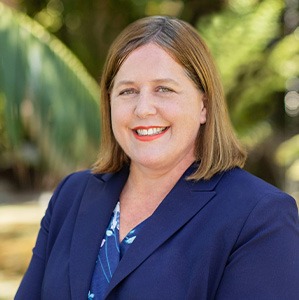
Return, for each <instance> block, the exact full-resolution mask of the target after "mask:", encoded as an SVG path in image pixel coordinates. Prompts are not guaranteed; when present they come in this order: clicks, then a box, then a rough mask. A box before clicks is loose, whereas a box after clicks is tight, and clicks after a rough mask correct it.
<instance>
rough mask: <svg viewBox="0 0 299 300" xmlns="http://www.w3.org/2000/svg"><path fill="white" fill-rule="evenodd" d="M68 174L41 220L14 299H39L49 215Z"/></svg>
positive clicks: (44, 262)
mask: <svg viewBox="0 0 299 300" xmlns="http://www.w3.org/2000/svg"><path fill="white" fill-rule="evenodd" d="M68 178H69V176H68V177H66V178H65V179H64V180H63V181H62V182H61V183H60V184H59V185H58V187H57V189H56V190H55V192H54V194H53V196H52V198H51V200H50V202H49V205H48V208H47V210H46V213H45V216H44V217H43V219H42V221H41V227H40V230H39V233H38V236H37V240H36V244H35V247H34V248H33V255H32V258H31V261H30V264H29V267H28V269H27V271H26V273H25V275H24V277H23V279H22V281H21V284H20V286H19V289H18V291H17V293H16V296H15V299H16V300H24V299H31V300H40V299H41V288H42V282H43V277H44V271H45V266H46V255H47V247H48V234H49V227H50V223H51V216H52V212H53V208H54V205H55V202H56V200H57V198H58V196H59V193H60V191H61V189H62V187H63V186H64V184H65V182H66V181H67V180H68Z"/></svg>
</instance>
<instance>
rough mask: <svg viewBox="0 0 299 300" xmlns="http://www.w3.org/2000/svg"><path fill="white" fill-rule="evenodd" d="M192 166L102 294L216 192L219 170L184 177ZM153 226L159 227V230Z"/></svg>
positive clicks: (174, 231)
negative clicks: (197, 177) (192, 178)
mask: <svg viewBox="0 0 299 300" xmlns="http://www.w3.org/2000/svg"><path fill="white" fill-rule="evenodd" d="M193 168H194V166H191V167H190V168H189V169H188V170H187V171H186V172H185V174H184V175H183V176H182V177H181V179H180V180H179V181H178V183H177V184H176V185H175V186H174V188H173V189H172V190H171V191H170V193H169V194H168V195H167V196H166V198H165V199H164V200H163V202H162V203H161V204H160V205H159V207H158V208H157V209H156V211H155V212H154V213H153V215H152V216H151V217H150V218H149V219H148V220H147V222H146V223H145V225H144V227H143V228H142V230H141V231H140V234H139V235H138V236H137V237H136V239H135V240H134V243H133V244H132V245H131V246H130V248H129V249H128V250H127V252H126V254H125V255H124V256H123V258H122V260H121V261H120V263H119V265H118V267H117V269H116V271H115V273H114V274H113V277H112V280H111V282H110V285H109V289H108V291H107V293H106V297H107V296H108V295H109V293H110V292H111V291H112V290H113V289H114V288H115V287H116V286H117V285H118V284H119V283H120V282H121V281H122V280H123V279H124V278H125V277H126V276H128V275H129V274H130V273H131V272H133V271H134V270H135V269H136V268H137V267H138V266H139V265H140V264H141V263H142V262H143V261H144V260H145V259H146V258H147V257H149V256H150V255H151V253H153V252H154V251H155V250H156V249H157V248H158V247H159V246H160V245H162V244H163V243H164V242H165V241H166V240H167V239H168V238H169V237H171V236H172V235H174V234H175V233H176V232H177V231H178V230H179V229H180V228H181V227H182V226H184V225H185V224H186V223H187V222H188V221H189V220H190V219H191V218H192V217H193V216H194V215H195V214H197V213H198V212H199V211H200V210H201V209H202V208H203V207H204V206H205V205H206V204H207V203H208V202H209V201H210V200H211V199H212V198H213V197H214V196H215V195H216V192H215V191H214V188H215V187H216V185H217V183H218V182H219V180H220V179H221V177H222V175H223V174H218V175H216V176H214V177H213V178H212V179H211V180H208V181H204V180H202V181H199V182H190V181H186V180H185V177H186V176H188V175H190V174H191V173H192V170H193ZM157 228H159V229H160V230H159V234H158V231H157Z"/></svg>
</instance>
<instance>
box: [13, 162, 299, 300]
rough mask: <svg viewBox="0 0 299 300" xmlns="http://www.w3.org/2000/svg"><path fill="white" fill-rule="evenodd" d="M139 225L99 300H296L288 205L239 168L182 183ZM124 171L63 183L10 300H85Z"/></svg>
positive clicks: (296, 235) (293, 210) (295, 250)
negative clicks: (18, 285) (136, 234)
mask: <svg viewBox="0 0 299 300" xmlns="http://www.w3.org/2000/svg"><path fill="white" fill-rule="evenodd" d="M191 171H192V167H191V168H189V170H187V171H186V173H185V174H184V176H182V178H181V179H180V180H179V181H178V182H177V184H176V185H175V186H174V188H173V189H172V190H171V192H170V193H169V194H168V195H167V197H166V198H165V199H164V201H163V202H162V203H161V204H160V206H159V207H158V208H157V210H156V211H155V212H154V213H153V215H152V216H151V217H150V218H149V220H148V221H147V222H146V224H145V225H144V227H143V228H142V230H141V231H140V233H139V235H138V236H137V238H136V239H135V241H134V243H133V244H132V245H131V247H130V248H129V249H128V251H127V252H126V254H125V255H124V256H123V258H122V260H121V261H120V263H119V266H118V268H117V269H116V271H115V273H114V275H113V278H112V281H111V283H110V286H109V289H108V291H107V294H106V298H105V299H110V300H111V299H125V300H133V299H136V300H137V299H138V300H142V299H146V300H150V299H152V300H157V299H163V300H164V299H171V300H176V299H178V300H181V299H188V300H189V299H199V300H201V299H230V300H233V299H238V300H240V299H241V300H244V299H254V300H258V299H262V300H275V299H279V300H282V299H286V300H295V299H299V223H298V211H297V207H296V204H295V201H294V199H293V198H291V197H290V196H288V195H287V194H285V193H283V192H281V191H280V190H278V189H276V188H275V187H273V186H271V185H269V184H267V183H265V182H264V181H262V180H260V179H258V178H256V177H254V176H253V175H250V174H249V173H247V172H245V171H243V170H241V169H239V168H236V169H233V170H231V171H228V172H223V173H221V174H217V175H215V176H214V177H213V178H212V179H211V180H208V181H205V180H201V181H199V182H190V181H186V180H185V179H184V178H185V175H186V174H190V172H191ZM127 176H128V169H126V168H124V169H123V170H122V171H120V172H118V173H115V174H104V175H103V174H102V175H93V174H91V173H90V171H83V172H79V173H75V174H73V175H70V176H68V177H67V178H66V179H64V181H63V182H62V183H61V184H60V185H59V186H58V188H57V189H56V191H55V193H54V195H53V197H52V199H51V201H50V203H49V206H48V209H47V211H46V214H45V217H44V218H43V220H42V222H41V229H40V232H39V234H38V238H37V243H36V246H35V248H34V250H33V257H32V260H31V262H30V265H29V268H28V270H27V272H26V274H25V276H24V278H23V281H22V283H21V285H20V287H19V290H18V292H17V295H16V298H15V299H17V300H20V299H21V300H25V299H26V300H27V299H30V300H39V299H43V300H57V299H64V300H67V299H74V300H83V299H87V294H88V291H89V287H90V282H91V278H92V274H93V270H94V267H95V262H96V258H97V254H98V251H99V247H100V243H101V240H102V238H103V236H104V234H105V229H106V227H107V225H108V223H109V220H110V217H111V214H112V211H113V209H114V207H115V205H116V202H117V201H118V199H119V195H120V192H121V190H122V188H123V185H124V183H125V182H126V179H127Z"/></svg>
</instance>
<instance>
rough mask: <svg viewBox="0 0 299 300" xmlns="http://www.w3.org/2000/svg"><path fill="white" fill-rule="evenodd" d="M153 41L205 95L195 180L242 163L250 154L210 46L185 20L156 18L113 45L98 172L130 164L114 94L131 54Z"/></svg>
mask: <svg viewBox="0 0 299 300" xmlns="http://www.w3.org/2000/svg"><path fill="white" fill-rule="evenodd" d="M149 43H154V44H156V45H158V46H159V47H161V48H162V49H163V50H165V51H166V52H167V53H168V54H169V55H170V56H171V57H172V58H173V59H174V60H175V61H177V62H178V63H179V64H180V65H181V66H182V67H183V68H184V70H185V71H186V74H187V76H188V77H189V78H190V79H191V80H192V81H193V83H194V84H195V85H196V86H197V87H198V89H200V90H201V91H202V92H203V93H204V94H205V107H206V110H207V121H206V124H205V125H204V126H201V127H200V129H199V132H198V134H197V140H196V145H195V157H196V160H197V161H198V162H200V166H199V168H198V170H197V171H196V173H195V174H194V175H193V176H192V178H194V179H200V178H210V177H211V176H212V175H213V174H215V173H216V172H218V171H222V170H226V169H229V168H232V167H234V166H242V165H243V164H244V161H245V154H244V152H243V151H242V149H241V147H240V146H239V144H238V141H237V139H236V138H235V136H234V133H233V130H232V128H231V125H230V121H229V117H228V113H227V110H226V104H225V100H224V95H223V90H222V84H221V81H220V79H219V76H218V72H217V70H216V68H215V66H214V62H213V59H212V57H211V55H210V53H209V50H208V48H207V47H206V45H205V43H204V42H203V40H202V39H201V38H200V36H199V35H198V33H197V32H196V30H195V29H194V28H193V27H191V26H190V25H189V24H187V23H186V22H184V21H181V20H178V19H174V18H169V17H160V16H157V17H148V18H144V19H140V20H138V21H136V22H134V23H132V24H131V25H129V26H128V27H127V28H126V29H125V30H124V31H123V32H122V33H121V34H120V35H119V36H118V38H117V39H116V40H115V42H114V43H113V44H112V46H111V48H110V51H109V53H108V56H107V60H106V64H105V67H104V70H103V75H102V80H101V114H102V134H101V149H100V153H99V159H98V161H97V162H96V164H95V166H94V172H115V171H117V170H119V169H120V168H121V167H122V166H123V165H124V164H125V163H128V162H129V158H128V157H127V155H126V154H125V153H124V151H123V150H122V149H121V147H120V146H119V145H118V143H117V141H116V140H115V138H114V136H113V132H112V127H111V107H110V92H111V90H112V88H113V84H114V79H115V76H116V74H117V72H118V70H119V69H120V67H121V66H122V64H123V62H124V61H125V60H126V58H127V57H128V56H129V55H130V54H131V53H132V52H133V51H134V50H136V49H137V48H139V47H141V46H143V45H146V44H149Z"/></svg>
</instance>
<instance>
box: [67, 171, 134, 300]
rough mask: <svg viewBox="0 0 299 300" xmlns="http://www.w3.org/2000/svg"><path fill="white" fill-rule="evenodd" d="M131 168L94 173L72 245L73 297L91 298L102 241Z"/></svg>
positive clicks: (83, 200)
mask: <svg viewBox="0 0 299 300" xmlns="http://www.w3.org/2000/svg"><path fill="white" fill-rule="evenodd" d="M128 174H129V172H128V168H124V169H122V170H121V171H120V172H118V173H115V174H114V175H111V174H105V175H91V176H90V179H89V181H88V183H87V185H86V188H85V191H84V193H83V196H82V200H81V205H80V207H79V211H78V214H77V219H76V223H75V226H74V232H73V238H72V243H71V249H70V270H69V272H70V274H69V275H70V285H71V295H72V299H87V293H88V290H89V287H90V282H91V278H92V274H93V270H94V267H95V263H96V258H97V255H98V251H99V249H100V245H101V241H102V239H103V237H104V235H105V231H106V228H107V225H108V223H109V221H110V218H111V215H112V212H113V210H114V208H115V205H116V203H117V201H118V199H119V195H120V193H121V191H122V189H123V186H124V184H125V182H126V180H127V177H128Z"/></svg>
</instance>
